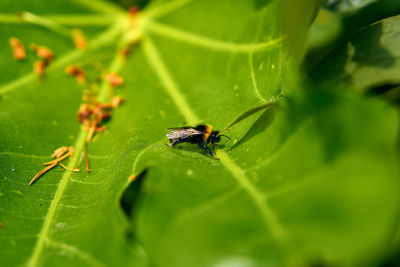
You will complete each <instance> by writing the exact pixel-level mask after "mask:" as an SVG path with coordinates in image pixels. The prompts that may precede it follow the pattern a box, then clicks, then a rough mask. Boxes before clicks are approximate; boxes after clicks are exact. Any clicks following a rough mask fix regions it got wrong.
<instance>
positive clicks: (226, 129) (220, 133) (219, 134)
mask: <svg viewBox="0 0 400 267" xmlns="http://www.w3.org/2000/svg"><path fill="white" fill-rule="evenodd" d="M229 130H230V128H229V127H226V128H225V129H223V130H222V131H220V132H219V133H218V134H217V136H226V135H224V134H222V133H224V132H226V131H229ZM226 137H228V136H226ZM228 138H229V137H228Z"/></svg>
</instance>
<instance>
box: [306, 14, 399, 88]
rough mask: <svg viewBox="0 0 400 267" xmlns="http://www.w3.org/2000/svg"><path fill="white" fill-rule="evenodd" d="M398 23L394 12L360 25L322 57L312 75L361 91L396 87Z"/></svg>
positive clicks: (397, 76)
mask: <svg viewBox="0 0 400 267" xmlns="http://www.w3.org/2000/svg"><path fill="white" fill-rule="evenodd" d="M399 25H400V16H396V17H391V18H387V19H384V20H382V21H379V22H377V23H374V24H372V25H370V26H369V27H367V28H365V29H363V30H362V31H360V32H359V33H358V34H357V35H355V36H354V37H352V38H351V39H349V40H348V41H347V42H346V43H344V44H342V45H340V46H339V47H337V48H336V49H335V50H333V51H332V52H331V53H330V54H329V55H328V56H327V57H325V58H324V60H322V61H321V62H320V63H319V64H318V65H317V66H316V67H315V68H314V70H313V71H312V72H311V76H312V78H313V79H314V80H315V81H316V82H322V83H325V84H328V85H334V84H338V83H347V84H349V85H351V86H352V87H353V88H355V89H356V90H357V91H360V92H367V91H369V90H372V89H375V90H379V88H381V89H382V90H387V89H391V88H393V87H396V85H398V84H400V61H399V60H398V59H397V58H398V56H399V51H398V50H399V49H398V48H399V47H400V38H399V37H398V33H399V32H398V30H397V28H398V27H399ZM384 86H386V87H387V86H389V88H387V89H385V87H384ZM382 87H383V88H382ZM390 87H391V88H390ZM382 90H380V91H382ZM378 92H379V91H378ZM384 92H385V91H384Z"/></svg>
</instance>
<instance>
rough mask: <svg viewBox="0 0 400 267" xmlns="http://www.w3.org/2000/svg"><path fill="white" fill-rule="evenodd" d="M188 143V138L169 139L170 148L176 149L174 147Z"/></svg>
mask: <svg viewBox="0 0 400 267" xmlns="http://www.w3.org/2000/svg"><path fill="white" fill-rule="evenodd" d="M187 141H188V140H187V138H181V139H169V142H170V144H169V146H170V147H174V146H176V145H177V144H180V143H184V142H187Z"/></svg>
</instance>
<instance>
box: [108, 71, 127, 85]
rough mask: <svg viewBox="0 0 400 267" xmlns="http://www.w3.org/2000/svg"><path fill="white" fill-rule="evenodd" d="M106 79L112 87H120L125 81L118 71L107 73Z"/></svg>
mask: <svg viewBox="0 0 400 267" xmlns="http://www.w3.org/2000/svg"><path fill="white" fill-rule="evenodd" d="M105 80H106V81H107V82H108V83H109V84H110V85H111V86H112V87H118V86H121V85H122V84H123V83H124V78H122V77H121V76H119V75H118V74H116V73H107V74H106V75H105Z"/></svg>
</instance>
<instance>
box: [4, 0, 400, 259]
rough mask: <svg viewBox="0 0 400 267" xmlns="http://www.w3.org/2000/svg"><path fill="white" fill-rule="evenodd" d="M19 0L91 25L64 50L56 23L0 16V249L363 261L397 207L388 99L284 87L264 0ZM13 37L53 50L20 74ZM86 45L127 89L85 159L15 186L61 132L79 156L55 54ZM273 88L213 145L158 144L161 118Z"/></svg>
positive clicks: (66, 59) (186, 115)
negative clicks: (128, 192)
mask: <svg viewBox="0 0 400 267" xmlns="http://www.w3.org/2000/svg"><path fill="white" fill-rule="evenodd" d="M24 2H25V1H24ZM24 2H22V1H19V2H18V4H17V3H15V4H14V5H16V7H12V8H11V7H9V8H7V9H5V8H3V9H2V10H9V11H10V12H11V13H12V12H15V11H20V10H21V9H24V10H29V11H31V12H35V13H37V14H43V15H45V18H50V19H51V20H52V21H55V22H57V23H64V24H68V25H67V26H71V27H72V26H78V27H81V28H83V30H84V31H85V33H86V35H87V36H89V37H91V40H92V41H91V42H90V45H89V48H88V50H87V51H85V52H81V51H76V50H73V47H72V42H71V40H70V39H69V38H66V37H63V36H59V35H58V32H59V30H60V27H58V26H57V27H53V28H52V29H53V32H51V31H49V30H48V29H43V28H41V27H38V26H37V25H31V24H27V23H23V22H21V21H19V20H17V19H16V18H15V17H13V15H6V14H5V15H1V16H0V18H1V20H2V21H3V22H5V23H3V24H1V28H0V30H1V35H0V36H1V46H2V47H3V48H4V49H0V53H1V58H3V59H5V60H3V61H1V62H0V68H1V70H2V76H1V78H0V79H1V81H2V83H3V85H2V86H1V87H0V94H1V100H0V101H1V102H0V105H1V112H0V116H1V123H0V128H1V132H0V140H1V142H0V144H1V152H0V158H1V161H0V168H1V178H2V180H1V183H0V203H1V204H0V222H1V223H2V226H3V227H2V228H1V229H0V231H1V232H0V233H1V235H0V239H1V243H0V244H1V245H0V246H1V247H0V249H1V256H2V257H1V260H0V263H1V265H4V266H12V265H18V264H27V265H29V266H37V265H44V266H54V265H57V266H60V265H61V266H62V265H65V266H70V265H73V264H76V265H79V266H85V265H95V266H100V265H109V266H120V265H122V266H124V265H134V266H135V265H138V266H141V265H146V263H150V264H154V265H160V266H210V265H216V266H226V265H229V266H231V265H238V266H265V265H272V266H282V265H302V264H305V265H311V264H313V263H315V262H316V263H321V262H325V261H327V262H333V263H339V264H350V265H351V264H353V265H354V264H360V263H363V262H365V261H370V262H375V261H376V260H379V257H380V256H381V254H382V253H383V252H384V251H383V249H382V248H384V247H385V245H386V244H387V243H388V241H389V239H390V234H391V231H390V229H391V228H394V225H395V219H396V215H397V210H396V209H397V208H398V205H397V203H398V197H397V196H398V182H397V180H396V178H397V176H398V170H397V167H396V163H397V161H396V160H397V158H396V155H395V154H394V151H395V150H394V143H395V140H396V131H397V128H396V126H395V125H396V124H395V122H396V114H395V113H393V110H391V109H390V108H388V107H387V106H384V105H383V104H381V103H378V102H371V101H368V102H366V101H364V100H359V99H357V98H355V97H352V96H336V95H330V94H325V93H315V94H300V93H298V92H299V91H300V90H297V89H296V88H295V87H296V84H294V83H293V82H292V81H293V80H294V78H291V77H293V76H295V73H292V71H289V70H288V69H291V68H290V60H287V55H286V52H285V49H284V48H283V47H282V42H283V39H284V38H285V35H284V33H283V32H282V30H281V28H280V21H279V20H280V16H279V15H278V14H281V13H279V12H278V8H279V7H278V5H279V3H278V1H269V2H264V1H252V2H249V1H235V2H234V3H233V1H228V0H226V1H218V2H216V1H211V0H202V1H189V0H178V1H155V2H152V3H151V4H150V5H149V6H148V7H147V8H146V10H145V11H143V12H142V14H141V16H140V17H139V19H138V21H137V22H136V23H134V24H133V25H132V24H128V23H127V20H126V15H125V14H124V13H121V11H120V10H119V9H118V8H117V7H115V6H110V5H109V4H108V3H107V2H97V1H96V2H94V1H92V0H85V1H79V4H78V2H77V4H73V3H68V4H66V3H64V2H60V3H55V4H52V5H51V6H48V4H47V5H46V4H43V3H42V2H41V1H38V3H36V2H33V1H26V3H24ZM310 3H311V2H310ZM82 4H84V6H86V8H88V9H89V10H92V11H96V12H104V13H107V14H110V15H107V16H105V15H101V14H100V15H99V14H93V13H91V12H92V11H89V10H87V9H86V8H83V7H81V5H82ZM308 4H309V3H307V4H304V6H303V7H302V8H306V6H307V5H308ZM4 5H6V3H3V6H4ZM294 8H295V7H292V9H288V10H287V14H288V15H290V14H291V13H292V12H294V11H293V10H295V9H294ZM309 9H310V10H315V6H313V5H311V4H310V6H309ZM63 12H65V13H67V14H62V15H56V14H57V13H63ZM11 13H10V14H11ZM309 13H310V16H309V17H307V18H304V19H305V22H306V23H304V21H302V22H301V23H299V32H305V29H304V25H308V23H309V21H310V20H311V14H313V12H309ZM68 14H71V15H68ZM74 14H79V15H74ZM42 21H43V20H42ZM110 21H113V22H114V23H113V24H112V25H111V26H110V27H109V28H108V29H104V28H103V27H102V26H104V24H108V23H109V22H110ZM6 22H8V23H6ZM33 22H37V20H34V21H33ZM82 23H83V24H85V25H82ZM51 25H53V26H54V24H51ZM300 25H303V26H301V27H300ZM138 33H140V34H141V35H142V40H141V42H140V44H139V45H138V46H137V47H135V48H134V49H133V51H132V53H131V55H130V56H129V57H128V59H127V60H126V62H125V61H123V60H122V59H121V58H120V57H119V55H120V49H121V48H120V46H119V44H120V43H121V42H122V43H123V42H124V41H125V40H126V38H127V37H129V36H134V35H136V34H138ZM11 36H16V37H19V38H20V39H21V40H23V41H24V43H29V42H37V43H40V44H44V45H47V46H49V47H51V48H52V49H53V50H54V51H55V52H56V54H57V59H56V61H55V62H54V63H52V65H51V66H50V68H49V70H48V73H47V75H46V77H44V78H43V79H42V80H40V81H38V80H37V79H35V77H34V75H33V74H29V73H30V69H31V63H32V61H33V60H32V59H33V55H29V58H28V60H27V62H24V63H20V62H15V61H14V60H13V59H12V57H11V54H10V51H9V48H8V47H7V46H8V44H7V42H8V38H9V37H11ZM303 38H304V36H303ZM290 40H291V42H294V43H293V44H292V45H294V46H297V45H298V47H299V48H301V47H302V45H303V44H302V43H301V42H300V41H299V43H298V44H296V38H293V37H292V38H291V39H290ZM112 49H114V50H115V56H113V55H111V56H110V50H112ZM295 50H296V49H295ZM69 51H72V52H69ZM93 61H100V62H103V63H102V64H106V63H107V62H108V63H109V70H110V71H114V72H119V73H120V74H121V75H122V76H123V77H124V78H125V84H124V86H123V87H122V88H120V89H116V90H117V91H118V92H117V93H118V94H121V95H123V96H124V97H125V98H126V103H125V104H124V105H123V106H122V107H120V108H118V109H117V110H115V111H114V112H113V116H112V119H111V120H110V121H109V122H108V123H107V126H108V128H109V129H108V130H107V131H105V132H104V133H102V134H101V135H99V136H98V138H96V139H95V140H94V141H93V142H92V143H90V144H89V147H88V149H89V158H90V162H91V167H92V172H91V173H90V174H87V173H85V172H80V173H72V172H69V171H57V170H52V171H50V172H49V173H47V174H46V175H45V176H43V177H41V178H40V180H38V181H37V182H36V183H35V184H34V185H33V186H31V187H29V186H28V185H27V184H28V182H29V181H30V179H31V178H32V177H33V176H34V175H35V174H36V173H37V171H39V170H40V167H41V164H42V163H43V162H44V161H46V160H47V159H48V156H49V155H50V154H51V153H52V152H53V150H54V149H56V148H58V147H60V146H63V145H74V146H75V150H76V153H75V156H74V157H73V158H72V160H70V162H69V163H68V166H69V167H74V166H75V164H76V163H80V162H81V161H82V157H81V154H82V151H83V148H84V143H85V137H86V135H87V131H86V130H84V129H80V127H79V124H78V123H77V122H76V111H77V110H78V108H79V105H80V103H81V101H82V100H81V96H82V88H81V87H80V86H79V84H78V83H77V82H76V81H74V79H72V78H71V77H67V76H66V75H65V74H64V70H63V69H64V67H65V66H66V65H68V64H70V63H80V64H84V65H85V66H86V68H93V67H91V66H93V65H92V64H91V62H93ZM97 65H99V64H98V63H97V64H96V66H97ZM294 89H296V90H294ZM282 92H283V93H284V97H283V98H282V99H283V100H279V101H278V102H279V104H277V105H275V106H274V107H273V108H270V109H268V110H267V111H266V112H265V113H264V114H263V115H262V116H261V117H260V116H257V115H254V116H252V117H250V118H248V119H246V120H244V121H242V122H240V124H237V125H235V127H233V128H232V130H231V131H230V132H229V135H230V136H231V138H232V139H233V141H232V142H230V143H225V144H221V146H220V148H221V150H218V152H217V156H218V157H219V158H220V160H215V159H212V158H210V157H209V156H207V155H206V154H205V153H203V152H201V151H200V150H199V149H198V148H197V147H196V146H193V145H183V146H181V147H180V148H176V149H170V148H168V147H167V146H165V145H164V143H165V142H166V140H165V128H168V127H173V126H180V125H184V124H197V123H200V122H206V123H210V124H212V125H214V126H215V127H216V128H220V129H221V128H223V127H224V126H226V125H228V124H229V123H230V122H232V121H233V120H234V119H235V118H236V117H238V116H239V115H240V114H242V113H243V112H245V111H246V110H249V109H251V108H253V107H255V106H257V105H259V104H263V103H266V102H267V101H270V100H274V99H276V98H277V97H278V96H279V95H280V94H281V93H282ZM294 92H297V93H294ZM107 93H108V87H107V86H106V85H103V86H101V87H100V89H99V94H98V98H99V99H101V100H107ZM382 113H384V114H385V116H384V118H385V119H384V120H382V118H381V116H380V114H382ZM383 157H384V158H385V161H383V160H382V158H383ZM83 165H84V163H83V162H81V167H83ZM145 169H147V173H146V175H145V176H144V177H143V176H141V179H144V180H143V183H142V185H143V188H141V190H140V196H139V200H138V201H137V202H135V203H131V204H133V205H134V209H133V211H131V212H130V213H131V218H132V220H131V222H132V224H130V221H129V220H127V219H126V218H125V217H124V215H123V213H122V212H121V210H120V208H119V198H120V196H121V194H122V192H123V190H124V189H125V188H126V187H127V186H128V184H129V183H130V182H129V180H128V176H129V175H130V174H135V175H139V174H140V173H142V171H143V170H145ZM131 186H138V184H136V183H132V184H131ZM381 207H385V209H383V208H381ZM130 230H132V231H133V236H134V238H133V239H129V238H128V236H129V235H128V233H129V232H128V231H130ZM139 244H140V245H139ZM366 255H368V256H366Z"/></svg>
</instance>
